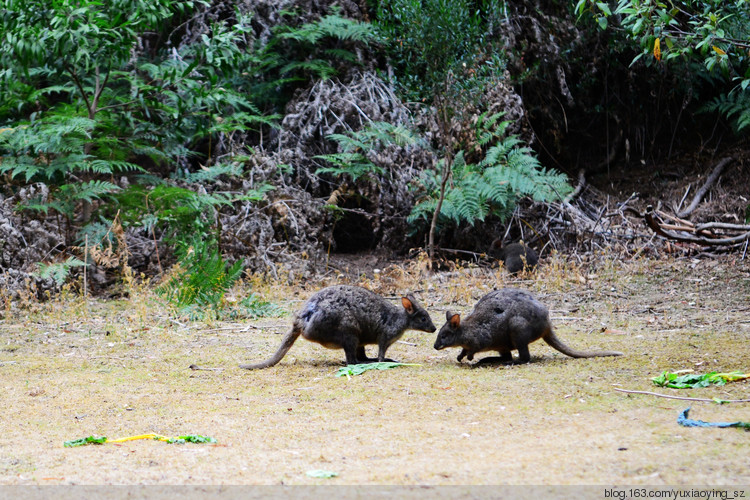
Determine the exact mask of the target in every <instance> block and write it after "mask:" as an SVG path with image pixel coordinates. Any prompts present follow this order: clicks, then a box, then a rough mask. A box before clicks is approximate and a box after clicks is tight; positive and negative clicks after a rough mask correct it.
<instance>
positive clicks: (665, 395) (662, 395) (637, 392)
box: [615, 387, 750, 403]
mask: <svg viewBox="0 0 750 500" xmlns="http://www.w3.org/2000/svg"><path fill="white" fill-rule="evenodd" d="M615 390H616V391H617V392H625V393H627V394H646V395H648V396H656V397H659V398H667V399H681V400H683V401H703V402H705V403H717V402H721V403H750V399H719V398H716V399H709V398H687V397H683V396H670V395H669V394H659V393H658V392H648V391H628V390H625V389H618V388H617V387H615Z"/></svg>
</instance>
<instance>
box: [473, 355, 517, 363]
mask: <svg viewBox="0 0 750 500" xmlns="http://www.w3.org/2000/svg"><path fill="white" fill-rule="evenodd" d="M512 364H513V355H512V354H511V353H510V352H501V353H500V356H487V357H486V358H482V359H480V360H479V361H477V362H476V363H474V366H482V365H512Z"/></svg>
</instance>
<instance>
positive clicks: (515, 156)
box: [407, 115, 572, 225]
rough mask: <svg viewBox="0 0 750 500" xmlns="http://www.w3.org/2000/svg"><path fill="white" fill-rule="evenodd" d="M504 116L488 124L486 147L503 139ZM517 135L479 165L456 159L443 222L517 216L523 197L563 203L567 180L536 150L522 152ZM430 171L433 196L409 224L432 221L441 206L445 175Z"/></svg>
mask: <svg viewBox="0 0 750 500" xmlns="http://www.w3.org/2000/svg"><path fill="white" fill-rule="evenodd" d="M499 116H500V115H494V117H495V118H494V119H493V120H488V121H486V122H485V125H486V126H485V127H482V128H481V129H480V131H479V132H478V136H479V139H480V140H482V141H483V142H484V143H485V144H486V143H487V142H488V140H487V138H488V137H490V138H494V139H495V140H498V136H499V135H501V134H502V133H503V132H504V131H505V129H506V128H507V125H508V123H507V122H498V121H497V118H499ZM519 144H520V140H519V139H518V138H517V137H516V136H512V135H511V136H508V137H506V138H504V139H502V140H498V142H497V143H496V144H495V145H493V146H492V147H491V148H489V149H488V150H487V152H486V154H485V157H484V159H483V160H482V161H480V162H479V163H478V164H476V165H475V164H469V163H466V161H465V158H464V153H463V151H459V152H458V153H457V154H456V156H455V158H454V159H453V165H452V170H451V179H452V182H451V183H450V184H449V185H448V186H447V188H446V192H445V198H444V200H443V204H442V206H441V207H440V214H439V218H440V219H441V220H442V224H443V225H445V224H446V223H448V222H451V223H453V224H457V225H458V224H461V223H463V222H467V223H469V224H472V225H473V224H474V223H475V222H476V221H482V220H484V219H485V218H486V217H487V216H488V215H490V214H492V215H495V216H498V217H500V218H501V219H503V218H505V217H507V216H508V215H509V214H510V213H512V210H513V207H514V206H515V204H516V202H517V200H518V198H520V197H523V196H530V197H532V198H533V199H534V200H537V201H551V200H556V199H561V198H562V197H564V196H565V195H566V194H568V193H569V192H570V191H571V189H572V188H571V187H570V185H569V184H568V182H567V176H565V175H564V174H562V173H559V172H557V171H555V170H548V169H545V168H543V167H542V166H541V164H540V163H539V160H538V159H537V158H536V157H535V156H534V155H533V154H532V151H531V149H529V148H527V147H519ZM441 169H442V166H441V164H439V165H438V169H437V170H436V171H429V172H427V173H426V174H425V177H423V179H422V181H423V182H422V186H424V187H426V188H427V193H426V194H425V195H424V196H422V198H421V199H420V200H419V201H418V202H417V203H416V205H415V206H414V208H413V209H412V212H411V214H410V215H409V217H408V218H407V221H408V222H409V223H416V222H417V221H420V220H422V221H428V220H430V218H431V217H432V214H433V212H434V210H435V209H436V207H437V199H438V197H439V179H438V176H439V172H440V171H441Z"/></svg>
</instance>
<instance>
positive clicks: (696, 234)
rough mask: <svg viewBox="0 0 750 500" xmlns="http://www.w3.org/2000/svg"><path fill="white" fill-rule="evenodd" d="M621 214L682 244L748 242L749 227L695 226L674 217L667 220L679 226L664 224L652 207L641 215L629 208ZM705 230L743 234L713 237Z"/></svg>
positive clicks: (717, 223)
mask: <svg viewBox="0 0 750 500" xmlns="http://www.w3.org/2000/svg"><path fill="white" fill-rule="evenodd" d="M623 212H630V213H633V214H635V215H637V216H638V217H640V218H642V219H643V220H644V221H645V222H646V225H647V226H648V227H649V228H651V229H652V230H653V231H654V232H655V233H656V234H658V235H659V236H661V237H663V238H666V239H669V240H674V241H679V242H682V243H695V244H698V245H703V246H717V245H734V244H737V243H741V242H743V241H747V240H750V226H743V225H740V224H723V223H720V222H714V223H707V224H701V225H699V226H696V225H694V224H693V223H691V222H688V221H683V220H679V219H675V218H674V217H668V218H670V219H672V220H675V221H677V222H679V223H680V225H679V226H676V225H674V224H665V223H663V222H660V221H658V220H656V217H655V215H656V214H658V213H660V212H659V211H655V210H654V207H652V206H651V205H649V206H648V207H646V211H645V212H644V213H642V214H641V213H640V212H638V211H637V210H635V209H633V208H630V207H626V208H625V209H623ZM722 226H725V227H722ZM729 226H732V227H729ZM707 229H722V230H741V231H745V232H743V233H740V234H737V235H726V234H724V235H715V234H713V233H711V232H707Z"/></svg>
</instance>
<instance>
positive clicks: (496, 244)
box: [488, 239, 539, 274]
mask: <svg viewBox="0 0 750 500" xmlns="http://www.w3.org/2000/svg"><path fill="white" fill-rule="evenodd" d="M488 253H489V255H490V256H491V257H494V258H496V259H499V260H501V261H503V265H504V266H505V269H507V270H508V272H509V273H510V274H518V272H519V271H521V270H523V269H524V268H526V269H528V270H529V271H532V270H533V269H534V268H535V267H536V264H537V262H539V256H538V255H537V253H536V252H535V251H534V249H533V248H531V247H529V246H526V245H525V244H524V243H520V242H519V243H511V244H509V245H505V246H503V242H502V240H500V239H497V240H495V241H493V242H492V244H491V245H490V249H489V252H488Z"/></svg>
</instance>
